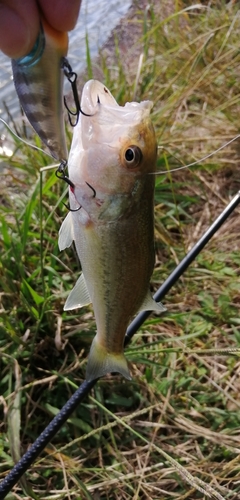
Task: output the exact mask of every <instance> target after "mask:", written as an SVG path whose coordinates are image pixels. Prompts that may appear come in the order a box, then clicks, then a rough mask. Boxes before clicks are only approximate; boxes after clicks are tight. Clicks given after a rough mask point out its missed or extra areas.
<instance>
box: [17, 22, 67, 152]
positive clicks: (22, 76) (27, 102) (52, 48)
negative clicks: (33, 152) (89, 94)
mask: <svg viewBox="0 0 240 500" xmlns="http://www.w3.org/2000/svg"><path fill="white" fill-rule="evenodd" d="M67 49H68V35H67V33H62V32H60V31H56V30H54V29H53V28H52V27H51V26H49V25H48V23H47V22H46V21H45V20H44V19H42V22H41V31H40V34H39V36H38V39H37V41H36V43H35V45H34V47H33V49H32V51H31V52H30V53H29V54H28V55H26V56H25V57H21V58H19V59H12V71H13V79H14V83H15V87H16V91H17V94H18V97H19V100H20V103H21V105H22V108H23V110H24V112H25V114H26V116H27V118H28V120H29V122H30V123H31V125H32V127H33V128H34V130H35V131H36V132H37V134H38V135H39V137H40V138H41V140H42V141H43V142H44V144H46V146H47V147H48V148H49V150H50V153H51V155H52V156H53V158H55V159H57V160H60V161H64V160H66V159H67V147H66V140H65V127H64V119H63V98H62V95H63V68H62V66H63V57H64V56H65V55H66V54H67Z"/></svg>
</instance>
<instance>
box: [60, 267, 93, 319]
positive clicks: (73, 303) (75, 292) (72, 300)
mask: <svg viewBox="0 0 240 500" xmlns="http://www.w3.org/2000/svg"><path fill="white" fill-rule="evenodd" d="M91 302H92V300H91V297H90V295H89V292H88V289H87V285H86V281H85V278H84V276H83V274H81V276H80V278H78V280H77V283H76V285H75V286H74V288H73V289H72V291H71V292H70V294H69V296H68V298H67V300H66V303H65V305H64V308H63V309H64V311H71V310H72V309H77V308H78V307H83V306H88V304H91Z"/></svg>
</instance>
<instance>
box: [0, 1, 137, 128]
mask: <svg viewBox="0 0 240 500" xmlns="http://www.w3.org/2000/svg"><path fill="white" fill-rule="evenodd" d="M96 5H97V7H96ZM130 5H131V0H127V1H125V2H122V0H99V1H98V2H96V0H82V6H81V10H80V15H79V18H78V22H77V25H76V27H75V29H74V30H73V31H72V32H71V33H70V36H69V51H68V59H69V62H70V64H71V66H72V68H73V69H74V71H76V72H77V73H79V72H81V71H82V70H83V69H84V67H85V66H86V44H85V37H86V32H87V33H88V39H89V47H90V53H91V57H92V58H93V57H95V56H97V54H98V50H99V48H100V47H101V46H102V45H103V44H104V43H105V42H106V40H107V38H108V37H109V35H110V33H111V31H112V30H113V28H114V27H115V26H116V25H117V24H118V22H119V20H120V19H121V18H122V17H123V16H125V14H126V13H127V11H128V9H129V7H130ZM3 101H5V102H6V104H7V106H8V108H9V110H10V112H11V114H12V115H13V116H14V117H17V116H18V115H19V111H20V108H19V102H18V98H17V95H16V91H15V88H14V84H13V80H12V71H11V64H10V59H9V58H8V57H6V56H5V55H4V54H2V53H1V52H0V116H1V117H2V118H4V119H6V118H7V115H6V113H5V110H4V107H3ZM1 130H3V125H2V124H1V122H0V131H1Z"/></svg>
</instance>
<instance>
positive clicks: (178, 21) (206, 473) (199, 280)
mask: <svg viewBox="0 0 240 500" xmlns="http://www.w3.org/2000/svg"><path fill="white" fill-rule="evenodd" d="M169 5H170V4H169V2H161V9H160V8H159V6H158V2H157V5H156V6H153V7H150V8H149V10H148V11H146V12H141V13H139V17H138V18H137V20H136V19H135V17H136V16H135V17H134V18H132V19H131V20H130V21H129V24H130V26H129V30H130V31H133V30H134V29H135V28H134V27H135V26H136V25H137V28H136V29H137V30H138V33H139V36H140V35H141V38H140V41H139V40H138V41H137V42H135V44H129V47H130V48H129V47H128V50H127V51H126V43H125V42H124V40H125V39H124V35H123V38H122V39H119V40H118V38H117V36H115V37H114V38H113V45H114V47H115V51H114V54H113V55H112V56H111V58H109V55H108V52H107V51H106V50H105V51H103V52H102V54H101V55H100V58H99V60H98V62H97V63H94V62H93V61H91V56H90V53H89V52H88V72H87V73H88V76H87V77H89V75H90V76H91V75H92V74H93V76H95V74H96V75H97V77H98V78H99V75H101V79H102V81H104V83H105V84H106V85H107V86H108V87H109V88H110V90H111V92H112V93H113V95H114V96H115V97H116V99H117V100H118V102H119V103H122V104H123V103H125V102H126V101H127V100H132V99H133V98H135V99H136V100H143V99H151V100H153V102H154V108H153V114H152V117H153V121H154V125H155V128H156V134H157V138H158V142H159V146H161V147H162V148H163V149H160V150H159V160H158V170H159V171H161V172H165V171H166V173H162V174H160V175H159V176H157V177H156V194H155V202H156V209H155V222H156V223H155V228H156V232H155V240H156V267H155V271H154V274H153V277H152V285H151V286H152V291H155V290H156V289H157V287H158V286H159V285H160V284H161V283H162V282H163V281H164V280H165V279H166V278H167V276H168V275H169V274H170V272H171V271H172V270H173V269H174V267H175V266H176V264H177V263H178V262H179V261H180V260H181V259H182V258H183V257H184V255H185V254H186V253H187V251H188V250H189V249H190V248H191V247H192V246H193V244H194V243H195V242H196V241H197V240H198V239H199V238H200V237H201V235H202V234H203V233H204V231H205V230H206V229H207V228H208V227H209V225H210V224H211V222H212V221H213V220H214V219H215V218H216V216H217V215H218V214H219V213H220V212H221V211H222V210H223V209H224V207H225V206H226V204H227V203H228V201H229V199H230V197H231V196H233V195H234V194H235V193H236V192H237V191H238V190H239V188H240V182H239V175H238V163H239V160H238V142H236V143H233V144H231V146H228V147H227V148H226V149H225V150H222V151H221V152H220V153H218V154H217V155H215V156H213V157H211V158H209V159H208V160H207V161H205V162H203V163H202V164H199V165H197V166H195V167H193V168H192V169H189V170H183V171H179V172H173V173H170V172H169V170H170V169H171V168H176V167H177V166H181V165H183V164H187V163H190V162H192V161H194V160H197V159H200V158H202V157H204V156H205V155H207V154H209V153H210V152H213V151H214V150H215V149H216V148H218V147H219V146H220V145H221V144H223V143H225V142H226V141H228V140H230V139H231V138H232V137H233V136H234V135H237V134H238V132H239V63H240V54H239V29H240V16H239V11H238V10H237V6H236V5H234V2H229V3H228V4H227V5H226V4H225V3H223V2H214V3H213V4H212V5H208V6H206V5H202V6H200V5H198V6H197V7H194V6H193V5H191V7H192V8H191V10H185V11H184V10H182V11H181V10H180V8H179V9H178V2H176V3H175V4H174V5H170V6H169ZM183 5H185V6H186V7H187V5H188V3H187V2H185V3H184V4H183ZM130 45H131V46H130ZM141 54H142V55H141ZM23 132H24V131H22V133H23ZM69 135H70V134H69ZM33 140H35V141H36V143H37V144H38V145H39V141H38V139H33ZM1 159H2V162H4V164H5V167H4V169H2V170H1V172H2V183H1V186H0V201H1V206H0V227H1V233H0V234H1V236H0V290H1V292H0V311H1V316H0V373H1V377H0V404H1V406H0V411H1V418H0V422H1V423H0V456H1V460H0V478H3V477H5V475H6V474H7V472H8V471H9V469H10V468H11V467H12V465H13V461H14V459H15V460H16V459H17V458H18V456H19V455H22V454H23V453H24V451H26V449H27V448H28V445H29V444H31V443H32V442H33V441H34V440H35V439H36V437H37V436H38V435H39V434H40V432H41V431H42V430H43V428H44V427H45V426H46V425H47V424H48V423H49V421H50V420H51V418H52V417H53V416H54V415H55V414H56V413H57V412H58V411H59V410H60V409H61V408H62V406H63V405H64V404H65V402H66V401H67V399H68V398H69V397H70V396H71V394H72V393H73V392H74V390H75V389H76V387H78V386H79V384H80V383H81V382H82V381H83V379H84V377H85V367H86V358H87V354H88V352H89V347H90V344H91V340H92V338H93V335H94V332H95V322H94V317H93V314H92V310H91V308H84V309H83V310H81V311H73V312H68V313H66V312H63V304H64V301H65V298H66V296H67V293H68V291H69V290H70V289H71V288H72V287H73V285H74V283H75V281H76V278H77V276H78V273H79V264H78V263H77V260H76V255H75V252H74V250H73V249H70V250H68V251H65V252H62V253H61V254H60V252H59V250H58V245H57V238H58V230H59V227H60V224H61V221H62V220H63V218H64V216H65V215H66V209H65V207H64V205H63V201H64V199H65V194H64V190H65V185H64V184H62V183H61V181H59V180H58V179H57V178H56V176H55V173H54V170H53V171H51V170H44V167H45V166H46V165H47V164H48V158H47V157H45V155H44V154H42V153H40V152H36V151H33V150H31V149H30V148H28V147H27V146H26V145H21V144H20V143H19V141H17V140H16V142H15V152H14V155H13V156H12V158H11V159H9V158H6V157H5V156H4V155H3V156H2V157H1ZM0 168H1V166H0ZM239 264H240V257H239V210H238V209H236V210H235V212H234V214H233V215H232V216H231V217H230V219H229V220H228V221H227V222H226V223H225V224H224V226H223V227H222V229H221V230H220V231H219V232H218V233H217V235H216V236H215V237H214V238H213V240H212V241H211V242H210V243H209V244H208V246H207V247H206V249H205V250H204V251H202V252H201V254H200V255H199V257H198V258H197V259H196V261H195V262H194V264H193V265H192V266H191V267H190V268H189V269H188V271H187V272H186V273H185V274H184V276H183V277H182V278H181V279H180V280H179V281H178V283H177V284H176V285H175V286H174V288H173V289H172V290H171V291H170V292H169V294H168V295H167V297H166V298H165V299H164V301H163V302H164V304H165V305H166V306H167V308H168V312H167V313H166V314H165V315H164V316H162V317H161V316H159V317H157V316H156V315H152V316H151V317H150V318H149V319H148V320H147V321H146V322H145V324H144V325H143V326H142V327H141V329H140V331H139V332H138V333H137V334H136V335H135V336H134V338H133V340H132V342H131V344H130V345H129V346H128V348H127V349H126V356H127V358H128V361H129V363H130V367H131V372H132V375H133V380H132V382H127V381H125V380H123V379H122V378H121V377H118V376H117V377H110V376H109V377H106V378H104V379H102V380H101V381H99V382H98V384H97V385H96V386H95V388H94V390H93V391H92V394H91V397H90V396H89V397H88V398H86V400H85V401H84V402H83V403H82V404H81V405H80V406H79V407H78V409H77V410H76V411H75V412H74V414H73V415H72V417H71V419H69V420H68V422H67V423H66V424H65V425H64V426H63V427H62V429H61V430H60V432H59V433H58V434H57V436H56V437H55V438H54V439H53V441H52V443H51V444H49V446H48V447H47V448H46V449H45V450H44V453H43V454H42V455H41V457H40V458H39V459H38V460H37V462H36V463H35V464H33V466H32V468H31V470H30V471H29V472H28V474H27V483H26V482H25V483H22V484H21V485H20V484H19V485H18V486H17V487H16V488H15V489H14V492H13V493H12V494H11V495H12V496H11V497H10V496H9V498H22V499H24V498H25V499H26V498H29V496H30V497H33V495H34V496H35V497H36V498H41V499H44V500H46V499H49V500H53V499H64V500H65V499H70V500H72V499H94V500H95V499H97V498H101V499H109V500H112V499H117V500H125V499H134V500H137V499H164V500H165V499H167V498H176V499H179V500H181V499H182V500H183V499H187V498H188V499H189V500H193V499H198V498H199V499H202V498H224V499H225V498H230V499H237V498H238V496H239V494H240V486H239V484H240V483H239V478H240V470H239V442H240V428H239V421H240V400H239V370H240V362H239V353H238V352H237V351H236V348H238V347H239V342H240V331H239V327H240V320H239V303H240V301H239V292H240V280H239ZM19 388H21V392H20V396H21V397H20V398H19V392H18V391H19ZM10 436H11V439H9V437H10ZM20 443H21V445H20ZM166 454H167V455H168V456H169V457H171V458H172V459H173V460H175V461H176V462H177V463H178V464H179V467H183V468H184V469H183V470H182V469H181V468H180V469H177V465H176V463H174V462H170V461H169V460H167V458H166ZM192 478H193V480H192ZM194 479H195V482H194ZM201 481H203V483H201V484H202V486H201V484H200V482H201ZM29 487H31V489H32V492H31V490H29V489H28V488H29ZM197 487H200V488H201V487H202V488H203V490H204V491H205V493H204V492H201V491H198V490H197ZM211 488H212V489H211ZM33 492H34V493H33Z"/></svg>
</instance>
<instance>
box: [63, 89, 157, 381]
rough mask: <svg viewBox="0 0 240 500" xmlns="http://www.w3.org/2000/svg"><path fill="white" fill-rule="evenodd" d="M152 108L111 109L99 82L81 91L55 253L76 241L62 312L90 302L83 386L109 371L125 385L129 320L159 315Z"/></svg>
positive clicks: (112, 105) (114, 106) (147, 105)
mask: <svg viewBox="0 0 240 500" xmlns="http://www.w3.org/2000/svg"><path fill="white" fill-rule="evenodd" d="M151 108H152V103H151V102H149V101H144V102H141V103H136V102H131V103H127V104H126V105H125V106H124V107H121V106H119V105H118V104H117V102H116V101H115V99H114V97H113V96H112V95H111V93H110V92H109V90H108V89H107V88H106V87H105V86H104V85H103V84H101V83H100V82H98V81H96V80H90V81H89V82H88V83H86V84H85V86H84V88H83V93H82V99H81V109H82V111H83V113H84V114H81V116H80V120H79V123H78V125H77V126H76V128H75V129H74V134H73V141H72V146H71V150H70V155H69V162H68V166H69V179H70V181H71V186H70V190H69V198H70V212H69V213H68V215H67V217H66V219H65V220H64V222H63V224H62V226H61V228H60V232H59V248H60V250H63V249H64V248H66V247H69V246H70V245H71V243H72V241H74V242H75V246H76V249H77V253H78V257H79V259H80V261H81V266H82V275H81V276H80V278H79V279H78V281H77V283H76V285H75V287H74V288H73V290H72V291H71V293H70V295H69V296H68V299H67V301H66V304H65V306H64V310H65V311H68V310H72V309H75V308H78V307H82V306H85V305H87V304H89V303H91V302H92V304H93V309H94V314H95V319H96V325H97V334H96V336H95V338H94V340H93V342H92V346H91V349H90V354H89V359H88V364H87V371H86V379H87V380H89V381H90V380H94V379H96V378H98V377H101V376H103V375H105V374H107V373H109V372H119V373H121V374H122V375H123V376H124V377H126V378H127V379H131V376H130V373H129V369H128V365H127V361H126V358H125V357H124V353H123V345H124V337H125V333H126V329H127V326H128V324H129V321H130V320H131V318H132V316H133V315H135V314H136V313H137V312H139V311H141V310H156V311H158V312H162V311H165V308H164V307H163V306H162V304H161V303H156V302H155V301H154V300H153V298H152V296H151V294H150V291H149V281H150V278H151V275H152V271H153V267H154V212H153V200H154V175H148V173H150V172H153V171H154V169H155V166H156V158H157V144H156V138H155V133H154V129H153V125H152V123H151V120H150V116H149V115H150V110H151Z"/></svg>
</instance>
